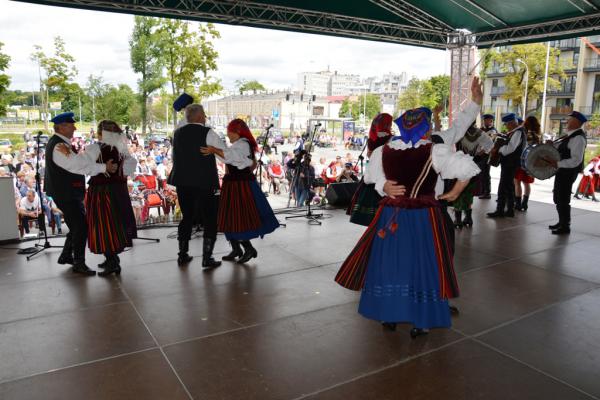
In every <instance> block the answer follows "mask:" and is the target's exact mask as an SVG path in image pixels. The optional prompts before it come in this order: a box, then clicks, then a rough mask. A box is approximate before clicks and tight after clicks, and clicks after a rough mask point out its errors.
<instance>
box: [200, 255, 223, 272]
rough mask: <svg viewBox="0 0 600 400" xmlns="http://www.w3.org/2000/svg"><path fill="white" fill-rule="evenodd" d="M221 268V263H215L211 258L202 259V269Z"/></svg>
mask: <svg viewBox="0 0 600 400" xmlns="http://www.w3.org/2000/svg"><path fill="white" fill-rule="evenodd" d="M220 266H221V261H217V260H215V259H214V258H212V257H209V258H203V259H202V269H205V270H206V269H213V268H217V267H220Z"/></svg>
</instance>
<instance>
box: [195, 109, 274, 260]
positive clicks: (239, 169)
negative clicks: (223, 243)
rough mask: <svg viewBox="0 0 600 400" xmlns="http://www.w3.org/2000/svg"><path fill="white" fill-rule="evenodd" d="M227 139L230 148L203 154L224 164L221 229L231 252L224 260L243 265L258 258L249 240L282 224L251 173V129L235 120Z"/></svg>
mask: <svg viewBox="0 0 600 400" xmlns="http://www.w3.org/2000/svg"><path fill="white" fill-rule="evenodd" d="M227 136H228V137H229V140H230V142H231V143H232V145H231V147H229V148H226V149H224V150H220V149H217V148H216V147H212V146H208V147H202V148H201V152H202V154H205V155H208V154H215V155H217V156H218V157H220V158H221V159H223V160H224V161H225V164H226V167H227V172H226V173H225V176H224V177H223V185H222V187H221V196H220V200H219V215H218V229H219V232H224V233H225V237H226V238H227V240H229V242H230V243H231V247H232V251H231V253H229V254H228V255H226V256H224V257H223V260H226V261H234V260H235V259H236V258H237V262H238V263H242V264H243V263H246V262H248V261H250V260H251V259H252V258H255V257H257V256H258V252H257V251H256V249H255V248H254V247H253V246H252V243H251V242H250V239H254V238H257V237H261V238H262V237H263V236H264V235H266V234H268V233H271V232H273V231H274V230H275V229H277V228H278V227H279V222H278V221H277V218H275V215H274V214H273V210H272V209H271V206H270V205H269V202H268V201H267V198H266V197H265V195H264V193H263V192H262V190H260V187H259V186H258V184H257V183H256V177H255V176H254V173H253V172H252V170H253V167H255V165H256V160H255V156H254V154H255V153H256V151H257V149H258V144H257V143H256V140H255V139H254V136H252V133H251V132H250V129H249V128H248V125H246V123H245V122H244V121H243V120H241V119H234V120H233V121H231V122H230V123H229V125H228V126H227ZM242 247H243V248H244V251H243V252H242ZM238 257H239V258H238Z"/></svg>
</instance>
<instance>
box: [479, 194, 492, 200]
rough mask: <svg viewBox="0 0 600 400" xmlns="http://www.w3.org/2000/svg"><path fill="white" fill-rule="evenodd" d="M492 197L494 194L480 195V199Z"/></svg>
mask: <svg viewBox="0 0 600 400" xmlns="http://www.w3.org/2000/svg"><path fill="white" fill-rule="evenodd" d="M491 198H492V195H490V194H484V195H481V196H479V199H480V200H489V199H491Z"/></svg>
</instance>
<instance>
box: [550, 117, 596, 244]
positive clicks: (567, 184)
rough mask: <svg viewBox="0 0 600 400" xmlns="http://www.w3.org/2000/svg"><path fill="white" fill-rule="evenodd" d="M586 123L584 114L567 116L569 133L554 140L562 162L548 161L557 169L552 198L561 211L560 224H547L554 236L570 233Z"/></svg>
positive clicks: (581, 164) (581, 167) (557, 208)
mask: <svg viewBox="0 0 600 400" xmlns="http://www.w3.org/2000/svg"><path fill="white" fill-rule="evenodd" d="M586 122H587V118H586V117H585V115H583V114H581V113H580V112H577V111H573V112H572V113H571V114H569V118H568V119H567V126H566V129H567V134H566V135H565V136H563V137H562V138H560V139H558V140H557V141H555V142H554V143H552V141H548V142H546V143H552V144H553V145H554V147H555V148H556V149H557V150H558V152H559V154H560V161H558V162H556V161H548V162H549V163H550V164H551V165H553V166H554V167H555V168H558V170H557V171H556V175H555V176H554V188H553V189H552V197H553V200H554V204H556V211H557V212H558V223H556V224H554V225H550V226H548V228H550V229H551V230H552V234H554V235H563V234H568V233H570V232H571V190H572V188H573V183H574V182H575V180H576V179H577V175H578V174H579V173H580V172H581V171H583V156H584V153H585V147H586V145H587V139H586V136H585V132H584V131H583V129H582V126H583V124H584V123H586Z"/></svg>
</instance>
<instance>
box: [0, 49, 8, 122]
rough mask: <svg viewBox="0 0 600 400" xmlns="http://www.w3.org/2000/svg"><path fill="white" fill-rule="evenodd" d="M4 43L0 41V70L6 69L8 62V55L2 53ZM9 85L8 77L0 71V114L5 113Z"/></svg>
mask: <svg viewBox="0 0 600 400" xmlns="http://www.w3.org/2000/svg"><path fill="white" fill-rule="evenodd" d="M2 47H4V43H2V42H0V72H2V71H6V69H7V68H8V64H9V63H10V57H9V56H8V55H7V54H4V53H2ZM9 86H10V77H9V76H8V75H7V74H2V73H0V116H2V115H6V104H7V103H8V99H7V96H6V95H7V91H8V87H9Z"/></svg>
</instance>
